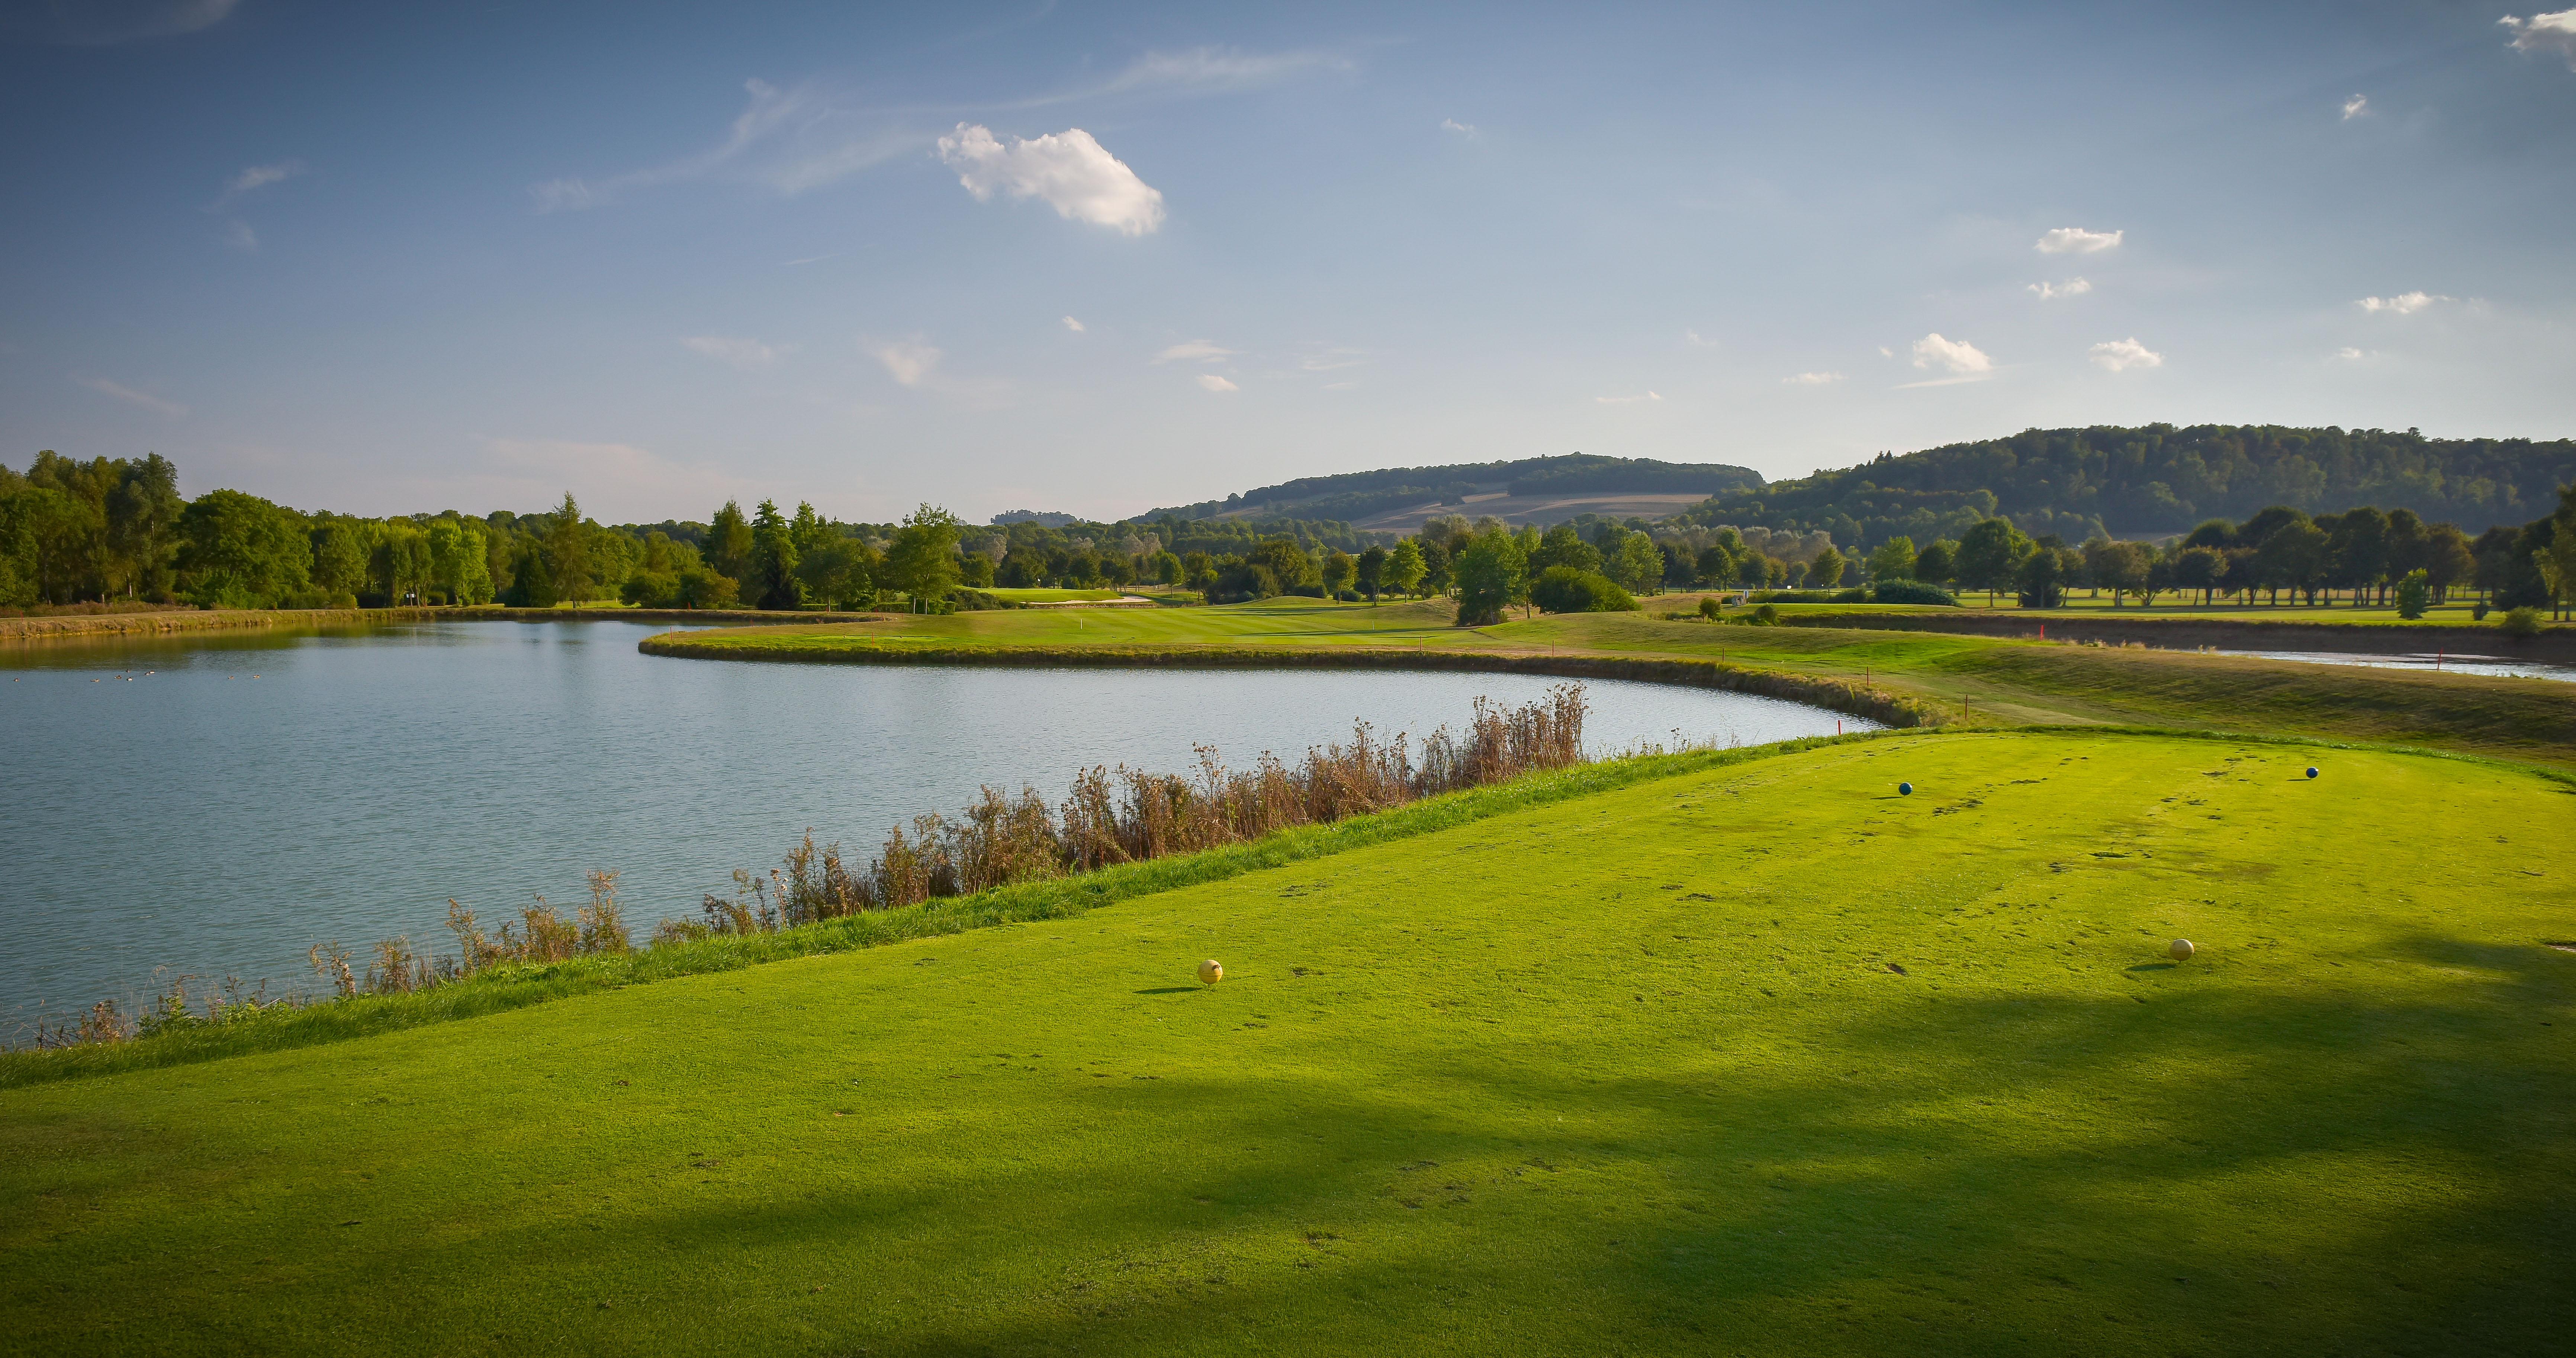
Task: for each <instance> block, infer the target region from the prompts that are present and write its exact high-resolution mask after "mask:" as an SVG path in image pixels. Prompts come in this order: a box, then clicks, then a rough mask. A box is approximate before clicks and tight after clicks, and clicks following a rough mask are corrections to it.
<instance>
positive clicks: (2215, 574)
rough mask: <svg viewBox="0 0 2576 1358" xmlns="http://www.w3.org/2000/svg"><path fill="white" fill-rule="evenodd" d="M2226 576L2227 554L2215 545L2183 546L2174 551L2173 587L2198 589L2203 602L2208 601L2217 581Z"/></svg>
mask: <svg viewBox="0 0 2576 1358" xmlns="http://www.w3.org/2000/svg"><path fill="white" fill-rule="evenodd" d="M2226 578H2227V555H2226V553H2224V552H2221V551H2219V550H2218V549H2217V548H2215V547H2185V548H2183V549H2182V550H2181V551H2179V552H2176V553H2174V558H2173V583H2174V588H2176V589H2188V590H2198V591H2199V592H2200V601H2201V603H2203V604H2207V603H2208V602H2209V601H2210V596H2211V595H2212V594H2214V593H2216V592H2217V590H2218V585H2219V582H2220V581H2222V580H2225V579H2226Z"/></svg>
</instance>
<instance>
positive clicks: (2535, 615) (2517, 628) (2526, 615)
mask: <svg viewBox="0 0 2576 1358" xmlns="http://www.w3.org/2000/svg"><path fill="white" fill-rule="evenodd" d="M2496 626H2497V627H2499V628H2501V629H2502V630H2503V632H2504V634H2505V635H2506V636H2509V637H2514V638H2517V639H2520V640H2524V641H2528V640H2530V639H2531V638H2533V637H2536V636H2539V635H2540V610H2539V609H2537V608H2509V609H2506V610H2505V615H2504V620H2503V621H2502V622H2499V623H2497V624H2496Z"/></svg>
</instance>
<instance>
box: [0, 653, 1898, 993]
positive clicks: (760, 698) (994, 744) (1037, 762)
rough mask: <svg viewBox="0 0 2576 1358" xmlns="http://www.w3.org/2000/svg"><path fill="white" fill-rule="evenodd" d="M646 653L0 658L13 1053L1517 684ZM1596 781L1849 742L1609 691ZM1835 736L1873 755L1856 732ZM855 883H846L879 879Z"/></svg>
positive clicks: (1644, 689) (651, 914) (1663, 697)
mask: <svg viewBox="0 0 2576 1358" xmlns="http://www.w3.org/2000/svg"><path fill="white" fill-rule="evenodd" d="M658 630H662V629H660V628H657V627H651V626H643V625H637V624H628V623H546V624H533V625H530V624H511V623H490V622H485V623H462V622H459V623H439V624H428V625H418V626H407V627H387V628H374V629H366V630H359V631H348V632H337V633H321V634H313V633H305V634H292V635H280V634H276V633H264V634H256V635H239V636H224V635H209V634H198V635H195V636H191V637H188V638H186V639H184V640H169V641H156V642H130V643H74V644H66V643H54V644H49V645H43V646H18V647H14V648H9V649H0V672H4V673H5V679H6V682H0V760H5V764H0V767H5V768H6V769H7V770H8V781H7V792H6V794H5V797H0V865H5V868H6V875H5V877H4V878H0V881H5V882H6V884H7V885H6V890H7V895H6V898H5V900H0V1036H5V1035H6V1034H7V1033H8V1032H9V1031H12V1030H14V1029H16V1028H17V1027H19V1026H20V1025H22V1024H23V1023H24V1022H26V1021H27V1019H28V1018H29V1017H30V1016H31V1015H32V1014H33V1013H34V1012H37V1011H38V1010H39V1009H40V1008H41V1009H42V1010H45V1011H50V1012H54V1013H60V1012H61V1011H63V1010H65V1009H69V1008H73V1007H80V1006H86V1005H87V1004H88V1003H89V1002H90V1001H92V1000H94V999H99V998H103V997H108V996H119V997H122V996H126V995H129V994H132V993H134V992H136V991H137V990H138V989H140V988H143V987H147V986H149V984H150V983H151V979H152V975H153V971H154V968H156V967H160V966H169V967H172V968H176V969H179V970H183V971H186V972H189V973H193V974H199V975H213V976H222V975H225V974H227V973H230V974H238V975H241V976H244V977H252V978H261V977H264V978H267V979H269V980H271V981H272V982H275V983H278V984H279V986H280V988H282V989H302V988H306V987H308V986H310V985H311V983H312V979H311V973H310V970H309V969H308V968H307V966H306V964H305V962H304V950H305V949H306V948H307V947H308V946H310V945H311V944H313V943H315V942H318V941H321V940H323V939H326V938H337V939H339V940H341V941H342V942H345V943H347V944H349V945H351V946H352V947H360V946H363V945H364V944H366V943H369V942H372V941H373V940H375V939H378V938H386V937H392V936H395V935H402V934H407V935H409V936H410V937H411V938H412V939H413V941H414V943H415V944H416V945H417V944H430V943H435V944H439V945H442V947H445V946H452V944H451V941H450V940H449V939H448V937H447V935H446V932H445V929H444V927H443V922H444V919H445V911H446V902H447V899H448V898H449V897H451V896H453V897H456V898H457V899H459V900H461V901H462V902H464V903H465V904H466V905H468V906H471V907H473V908H475V909H476V910H477V911H479V912H480V913H481V914H482V916H483V918H484V919H485V920H486V921H495V920H497V919H498V918H500V917H501V916H502V915H503V914H504V913H505V912H507V911H509V910H510V909H512V908H513V907H515V906H517V905H522V904H525V903H527V902H528V900H529V897H530V894H531V893H543V894H544V895H545V896H546V898H547V899H548V900H551V901H554V902H555V903H557V904H558V905H562V906H566V907H569V906H570V905H572V904H574V903H577V902H579V901H580V900H582V899H584V898H585V892H584V888H583V872H584V870H585V869H589V868H594V867H600V868H615V869H617V870H619V871H620V872H621V873H623V874H624V876H623V878H622V879H621V883H620V886H621V895H622V898H623V900H624V902H625V905H626V917H627V920H628V923H629V925H630V926H631V927H633V928H634V929H635V930H636V932H637V933H639V934H641V933H643V932H645V931H646V930H648V929H650V927H651V926H652V923H653V921H655V920H656V919H659V918H663V917H665V916H677V915H692V916H693V915H694V914H695V912H696V907H697V901H698V898H699V896H700V895H701V894H702V893H704V892H709V891H721V890H725V889H727V888H728V886H729V883H730V877H731V873H732V871H733V869H735V868H766V867H767V866H769V865H772V864H775V863H776V862H777V860H778V857H779V855H780V854H781V853H782V852H783V851H785V849H786V848H787V847H788V845H789V844H790V843H791V842H792V841H793V840H794V839H795V838H796V837H797V836H798V834H799V833H800V832H801V831H802V830H803V829H804V828H805V827H807V826H811V827H813V829H814V831H815V834H816V837H817V838H818V839H822V840H830V839H834V838H840V839H845V840H847V841H848V842H849V843H850V844H851V845H852V846H854V847H856V846H860V845H865V846H867V847H868V848H869V849H871V850H872V849H873V848H874V846H875V845H876V844H877V843H878V842H879V841H880V840H881V839H882V838H883V836H884V833H885V829H886V827H887V826H889V825H891V824H893V823H894V822H896V821H897V820H898V819H905V818H909V817H910V816H911V815H913V814H914V813H916V812H920V811H928V810H939V811H950V812H953V811H955V810H956V809H957V808H958V807H959V806H961V805H963V804H964V803H965V802H966V800H967V799H968V798H970V797H972V796H973V795H974V793H975V789H976V788H977V787H978V786H980V785H981V784H984V783H988V782H989V783H998V784H1003V785H1005V786H1009V787H1013V788H1016V787H1017V786H1019V785H1020V784H1021V783H1023V782H1030V783H1035V784H1036V785H1037V787H1038V788H1039V789H1040V790H1041V791H1042V792H1046V793H1048V794H1049V795H1050V796H1057V795H1060V794H1061V792H1062V788H1063V785H1064V783H1065V781H1066V780H1067V778H1068V777H1069V776H1070V775H1071V774H1072V772H1073V771H1074V770H1075V769H1077V768H1080V767H1083V766H1086V765H1090V764H1097V763H1112V764H1114V763H1118V762H1120V761H1124V762H1126V763H1129V764H1131V765H1139V766H1143V767H1149V768H1156V769H1169V770H1174V771H1181V770H1185V769H1187V768H1188V767H1189V766H1190V765H1191V763H1192V761H1193V756H1192V753H1191V746H1192V744H1193V743H1199V742H1204V743H1208V744H1213V745H1215V746H1217V747H1218V749H1219V750H1220V752H1221V753H1222V755H1223V756H1224V758H1225V759H1226V761H1227V762H1228V763H1229V764H1238V765H1239V764H1247V763H1249V762H1251V760H1252V758H1253V757H1254V756H1255V755H1257V754H1259V753H1260V752H1261V751H1263V750H1265V749H1268V750H1276V751H1278V752H1280V753H1282V754H1289V755H1294V754H1301V753H1303V752H1304V750H1305V749H1306V747H1307V746H1309V745H1314V744H1319V743H1323V742H1326V741H1331V740H1336V739H1340V738H1342V737H1345V736H1347V735H1348V734H1349V731H1350V727H1351V723H1352V722H1353V721H1354V720H1361V719H1364V720H1367V721H1369V722H1371V723H1373V724H1375V725H1376V726H1377V728H1378V729H1379V731H1380V733H1381V734H1392V733H1394V732H1398V731H1405V732H1412V733H1414V734H1416V735H1419V734H1420V733H1422V732H1426V731H1428V730H1430V729H1431V728H1432V727H1434V726H1438V725H1442V724H1444V723H1445V724H1447V725H1450V726H1452V727H1455V726H1458V725H1461V724H1463V722H1464V719H1465V718H1466V716H1467V715H1468V712H1469V706H1470V703H1471V702H1472V701H1473V700H1474V698H1475V697H1476V696H1477V695H1479V694H1484V695H1490V696H1492V697H1494V698H1496V699H1499V700H1503V701H1507V702H1520V701H1524V700H1527V699H1529V698H1533V697H1536V696H1538V695H1539V694H1540V693H1541V692H1543V691H1544V690H1545V688H1546V687H1547V684H1548V681H1546V680H1543V679H1536V678H1528V677H1522V676H1514V675H1474V674H1397V673H1334V672H1330V671H1322V672H1317V671H1293V672H1292V671H1189V670H1159V671H1157V670H1142V671H1140V670H1016V669H1009V670H1006V669H992V670H960V669H934V668H922V669H897V668H882V667H875V666H830V665H787V664H750V663H733V662H720V661H703V660H672V659H662V658H656V657H652V656H646V655H642V654H639V653H638V652H637V651H636V649H635V643H636V642H637V641H638V640H640V639H641V638H643V637H646V636H649V635H651V634H652V633H654V632H655V631H658ZM1589 688H1590V692H1591V698H1592V709H1593V716H1592V721H1591V724H1590V727H1589V728H1588V729H1589V734H1590V736H1591V743H1592V744H1593V746H1594V747H1595V748H1596V749H1600V750H1610V749H1617V748H1621V747H1625V746H1628V745H1632V744H1635V743H1637V742H1640V741H1648V740H1651V741H1663V742H1669V741H1671V740H1672V738H1673V734H1674V732H1675V731H1676V730H1678V731H1679V732H1680V733H1681V735H1682V736H1683V737H1684V738H1685V739H1689V740H1693V741H1714V742H1716V743H1719V744H1724V743H1727V742H1729V741H1735V742H1740V743H1742V744H1747V745H1751V744H1758V743H1761V742H1765V741H1772V740H1781V739H1785V738H1788V737H1791V736H1799V735H1813V734H1818V733H1830V732H1831V731H1833V730H1834V729H1835V722H1836V720H1837V718H1836V715H1835V714H1834V713H1831V712H1826V711H1822V710H1819V709H1816V708H1810V707H1805V706H1801V705H1799V704H1794V703H1785V702H1779V701H1775V700H1771V699H1765V698H1752V697H1744V696H1738V695H1733V694H1722V693H1713V692H1708V691H1705V690H1699V689H1682V688H1667V687H1662V686H1657V685H1651V684H1635V683H1611V682H1594V683H1592V684H1590V685H1589ZM1840 720H1841V721H1842V722H1843V723H1844V724H1845V728H1846V729H1852V730H1859V729H1865V728H1866V726H1867V723H1864V722H1861V721H1859V720H1857V719H1855V718H1848V717H1846V718H1841V719H1840ZM867 856H868V855H867V854H861V855H860V857H861V858H863V859H864V858H865V857H867Z"/></svg>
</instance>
